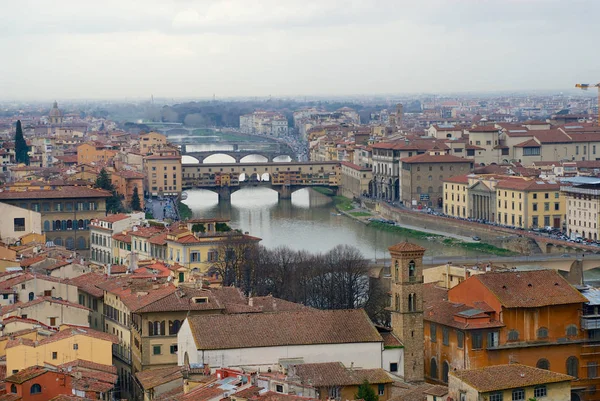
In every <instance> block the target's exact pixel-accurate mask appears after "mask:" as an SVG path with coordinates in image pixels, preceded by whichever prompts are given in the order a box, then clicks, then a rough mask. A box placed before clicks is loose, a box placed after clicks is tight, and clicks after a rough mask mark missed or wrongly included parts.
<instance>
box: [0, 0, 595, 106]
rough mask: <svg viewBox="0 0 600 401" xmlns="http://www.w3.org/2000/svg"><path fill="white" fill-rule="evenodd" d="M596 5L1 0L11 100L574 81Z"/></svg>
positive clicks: (1, 71)
mask: <svg viewBox="0 0 600 401" xmlns="http://www.w3.org/2000/svg"><path fill="white" fill-rule="evenodd" d="M598 15H600V1H598V0H589V1H588V0H562V1H559V0H496V1H494V0H489V1H485V0H410V1H404V0H347V1H342V0H196V1H193V0H170V1H169V0H102V1H91V0H90V1H88V0H55V1H48V0H18V1H17V0H2V2H1V5H0V54H2V61H1V62H0V98H2V99H31V100H35V99H39V100H44V99H55V98H56V99H57V100H60V99H73V98H112V99H115V98H125V97H149V96H150V94H154V96H155V97H210V96H212V95H213V93H214V94H216V96H217V97H230V96H268V95H273V96H285V95H346V94H401V93H414V92H429V93H431V92H435V93H443V92H451V91H492V90H494V91H495V90H530V89H555V90H562V89H563V88H564V89H565V90H569V89H570V88H572V87H573V85H574V84H575V83H577V82H579V81H582V82H598V81H600V68H599V67H600V52H599V51H598V49H599V46H600V43H599V41H600V24H599V23H598Z"/></svg>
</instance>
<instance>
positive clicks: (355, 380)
mask: <svg viewBox="0 0 600 401" xmlns="http://www.w3.org/2000/svg"><path fill="white" fill-rule="evenodd" d="M293 371H294V372H293V376H294V377H298V378H299V379H300V381H301V382H302V383H303V384H308V383H310V385H311V386H314V387H332V386H357V385H361V384H362V383H364V381H365V380H367V381H368V382H369V383H371V384H385V383H392V382H393V380H392V379H391V377H390V376H389V375H388V374H387V373H386V371H385V370H383V369H381V368H377V369H347V368H345V367H344V365H342V363H341V362H329V363H306V364H301V365H294V368H293Z"/></svg>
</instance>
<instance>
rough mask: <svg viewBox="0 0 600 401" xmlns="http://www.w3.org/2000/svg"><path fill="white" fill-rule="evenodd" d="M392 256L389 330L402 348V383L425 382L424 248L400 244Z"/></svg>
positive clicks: (392, 248)
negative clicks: (390, 328)
mask: <svg viewBox="0 0 600 401" xmlns="http://www.w3.org/2000/svg"><path fill="white" fill-rule="evenodd" d="M388 250H389V251H390V254H391V256H392V259H391V260H392V264H391V267H390V273H391V276H392V277H391V294H392V302H391V305H390V310H391V315H392V330H393V332H394V334H395V335H396V337H398V338H399V339H400V341H402V343H403V344H404V380H405V381H407V382H422V381H424V380H425V378H424V375H425V370H424V349H423V347H424V346H423V341H424V336H423V254H424V253H425V248H422V247H420V246H419V245H415V244H410V243H408V242H401V243H399V244H396V245H393V246H391V247H389V248H388Z"/></svg>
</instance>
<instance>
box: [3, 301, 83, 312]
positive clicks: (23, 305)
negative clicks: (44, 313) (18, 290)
mask: <svg viewBox="0 0 600 401" xmlns="http://www.w3.org/2000/svg"><path fill="white" fill-rule="evenodd" d="M43 302H48V303H50V304H59V305H64V306H70V307H71V308H77V309H84V310H87V311H89V310H90V309H89V308H86V307H85V306H83V305H80V304H76V303H74V302H69V301H65V300H64V299H58V298H53V297H37V298H36V299H34V300H32V301H27V302H17V303H15V304H12V305H6V306H3V307H2V314H3V315H4V314H6V313H10V312H12V311H14V310H17V309H25V308H29V307H31V306H35V305H38V304H41V303H43Z"/></svg>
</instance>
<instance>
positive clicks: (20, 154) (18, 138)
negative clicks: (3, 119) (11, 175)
mask: <svg viewBox="0 0 600 401" xmlns="http://www.w3.org/2000/svg"><path fill="white" fill-rule="evenodd" d="M28 150H29V148H28V147H27V142H26V141H25V137H24V136H23V128H21V120H17V130H16V132H15V160H16V162H17V163H25V164H26V165H28V166H29V155H28V154H27V151H28Z"/></svg>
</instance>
